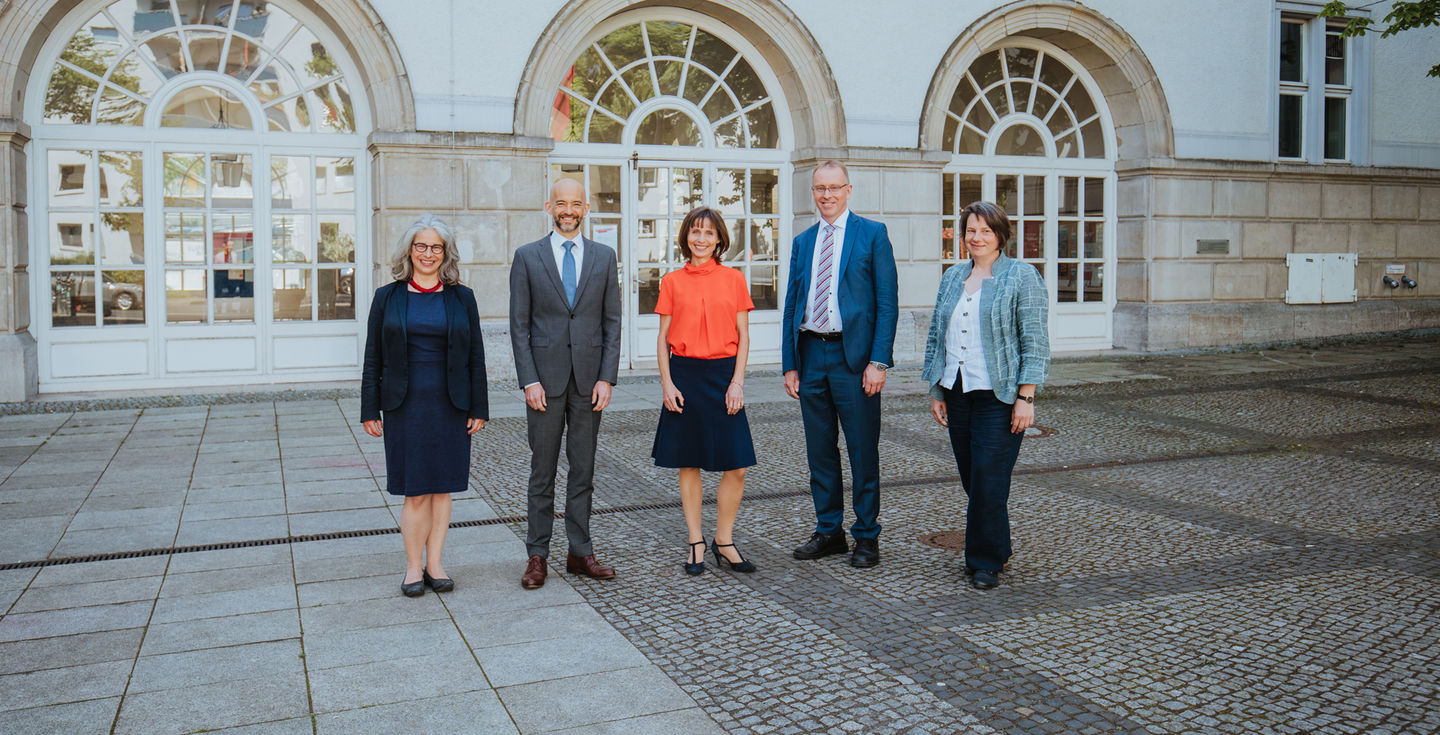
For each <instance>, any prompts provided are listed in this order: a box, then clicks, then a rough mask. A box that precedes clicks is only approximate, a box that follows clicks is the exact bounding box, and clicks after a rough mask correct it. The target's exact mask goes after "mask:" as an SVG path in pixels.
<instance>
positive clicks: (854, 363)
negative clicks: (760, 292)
mask: <svg viewBox="0 0 1440 735" xmlns="http://www.w3.org/2000/svg"><path fill="white" fill-rule="evenodd" d="M819 232H820V224H819V223H818V222H817V223H815V224H814V225H811V226H810V228H809V229H807V230H805V231H804V232H802V233H800V234H799V235H796V236H795V240H794V242H793V243H792V244H791V247H790V280H789V282H788V283H787V284H786V287H785V318H784V321H783V322H782V327H781V329H782V330H783V331H782V333H781V336H780V364H781V369H782V370H784V371H787V372H788V371H790V370H799V369H800V362H799V357H798V355H799V353H798V351H797V350H796V349H795V348H796V342H797V340H798V338H799V336H800V322H802V321H804V317H805V308H806V305H807V304H808V303H809V302H810V263H811V259H812V258H813V257H814V255H815V239H816V237H817V236H818V234H819ZM835 280H836V283H837V288H838V290H837V291H836V297H837V299H838V302H839V306H840V323H841V325H842V328H843V329H844V339H843V345H844V348H845V362H846V364H847V365H849V367H850V369H851V370H852V371H854V372H857V373H858V372H861V371H863V370H864V369H865V366H866V365H867V364H869V363H871V362H883V363H885V364H886V365H894V364H895V358H894V348H895V322H896V320H897V319H898V318H899V316H900V310H899V306H898V304H897V295H898V291H899V287H898V285H897V282H896V276H895V252H894V250H893V249H892V248H891V247H890V236H889V234H888V233H887V232H886V231H885V225H883V224H880V223H879V222H876V221H874V220H868V219H865V218H864V217H859V216H856V214H855V213H854V212H851V213H850V217H849V219H846V220H845V242H844V243H843V244H842V246H841V248H840V271H839V274H838V278H836V279H835Z"/></svg>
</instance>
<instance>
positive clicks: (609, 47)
mask: <svg viewBox="0 0 1440 735" xmlns="http://www.w3.org/2000/svg"><path fill="white" fill-rule="evenodd" d="M639 108H644V109H650V110H654V111H653V112H650V113H649V114H648V115H646V116H645V117H644V118H643V121H642V122H641V124H640V125H639V126H637V127H636V128H635V129H634V130H633V131H632V135H633V136H634V139H633V140H625V135H624V133H625V123H626V121H627V120H629V119H630V117H631V115H632V114H634V113H635V111H636V110H637V109H639ZM550 131H551V134H552V135H553V136H554V137H555V140H557V141H562V142H579V143H636V144H639V145H684V146H714V147H717V148H776V147H778V146H779V145H780V133H779V126H778V125H777V123H776V120H775V107H774V104H773V101H772V100H771V98H770V94H769V92H768V91H767V90H766V86H765V83H764V81H763V80H762V79H761V78H760V77H759V76H758V75H757V74H756V73H755V69H754V68H753V67H752V66H751V65H750V62H748V61H746V60H745V57H744V56H743V55H741V54H740V52H738V51H736V50H735V48H734V47H732V46H731V45H730V44H728V43H726V42H724V41H722V40H720V39H719V38H717V37H716V36H715V35H713V34H711V33H710V32H708V31H706V30H704V29H702V28H700V27H699V26H698V25H691V24H688V23H679V22H670V21H645V22H641V23H635V24H633V25H627V26H625V27H623V28H619V29H617V30H614V31H611V32H610V33H608V34H606V35H605V36H604V37H603V38H601V39H600V40H598V41H596V42H595V43H593V44H591V45H590V46H589V47H588V48H586V49H585V50H584V52H583V53H581V54H580V56H579V58H577V59H576V60H575V64H574V66H572V67H571V69H570V74H569V75H568V76H567V77H566V78H565V80H564V81H563V82H562V83H561V85H560V89H559V90H558V91H557V92H556V95H555V106H554V109H553V110H552V112H551V117H550Z"/></svg>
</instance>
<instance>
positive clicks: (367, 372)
mask: <svg viewBox="0 0 1440 735" xmlns="http://www.w3.org/2000/svg"><path fill="white" fill-rule="evenodd" d="M407 285H408V282H405V281H393V282H391V283H388V284H386V285H384V286H381V287H380V288H378V289H376V290H375V299H374V301H372V302H371V303H370V325H369V330H368V333H367V335H366V338H365V363H364V367H363V368H362V369H361V371H360V420H361V421H376V420H379V418H380V412H381V411H390V410H393V409H396V408H399V407H400V404H401V403H404V402H405V391H406V389H407V388H408V387H409V378H410V345H409V343H408V342H406V338H405V320H406V307H407V306H408V305H409V303H410V299H409V297H408V295H407V294H409V293H410V292H409V289H408V288H407ZM441 293H442V294H444V297H445V323H446V325H447V330H446V332H447V337H448V340H447V342H448V344H447V347H446V351H445V379H446V383H447V384H448V385H449V388H450V390H449V392H450V402H451V403H452V404H454V405H455V407H456V408H458V409H460V410H461V411H465V412H466V416H468V417H469V418H472V419H489V418H490V396H489V394H488V393H487V392H486V391H487V388H486V383H485V344H484V340H482V339H481V338H480V311H479V309H478V308H477V307H476V306H475V292H474V291H471V290H470V289H469V288H467V287H465V286H461V285H458V284H457V285H454V286H446V287H445V290H444V291H442V292H441Z"/></svg>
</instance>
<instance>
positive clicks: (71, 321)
mask: <svg viewBox="0 0 1440 735" xmlns="http://www.w3.org/2000/svg"><path fill="white" fill-rule="evenodd" d="M87 7H88V8H90V10H89V11H88V12H84V11H82V13H83V15H81V16H79V17H80V18H82V19H83V20H82V21H81V22H78V23H76V24H75V25H69V24H68V23H67V24H62V26H61V27H62V28H64V27H67V26H68V27H69V28H75V29H76V30H74V31H72V32H70V33H68V34H67V35H64V36H59V37H55V38H52V39H51V42H50V43H49V44H48V45H47V46H46V50H45V51H44V52H42V60H43V58H45V56H44V54H49V55H50V56H49V57H48V58H51V59H53V61H52V62H51V63H50V64H48V65H46V66H49V67H50V68H51V71H50V73H49V76H48V77H46V78H43V79H37V80H36V82H37V83H36V84H35V85H34V87H33V88H32V90H31V94H30V98H29V99H28V103H29V104H28V105H27V110H28V111H33V112H30V113H27V116H29V117H30V119H32V120H34V121H36V122H35V124H34V125H33V130H34V133H35V135H34V138H35V141H36V144H37V154H38V155H37V158H38V159H39V165H38V166H37V168H36V172H37V176H38V179H37V180H36V184H35V186H34V190H36V191H45V192H48V196H46V198H45V199H44V200H43V202H42V205H43V207H44V209H45V212H44V214H43V215H41V216H40V217H38V218H37V221H39V222H42V223H43V225H42V226H41V227H39V228H36V231H35V246H36V247H35V252H36V254H37V258H36V261H37V263H43V264H44V267H41V268H37V269H36V278H37V284H36V285H37V289H36V291H37V292H38V293H41V294H47V295H48V301H49V308H48V309H46V308H44V306H43V302H40V303H39V304H37V305H39V306H40V308H39V309H38V310H37V311H38V313H40V314H44V313H45V312H47V311H48V312H49V315H48V318H45V317H41V318H40V319H37V322H38V324H37V327H38V329H37V337H38V339H39V341H40V343H41V346H42V351H41V356H40V366H41V373H42V374H41V388H42V390H44V389H51V390H54V389H63V388H64V387H65V386H66V385H67V381H70V380H73V379H85V381H86V382H85V384H86V386H87V387H91V386H94V387H103V386H105V385H107V383H106V382H105V379H107V378H109V379H113V380H114V382H113V385H115V386H117V387H118V386H121V385H141V384H144V383H146V382H147V381H148V382H152V383H155V384H173V382H174V380H173V378H174V377H175V376H179V375H184V376H186V378H187V379H191V380H194V381H196V382H201V383H203V382H207V381H209V380H211V379H215V380H218V379H220V378H219V377H218V376H221V375H224V376H227V379H229V380H233V377H230V376H233V375H235V374H250V375H257V376H272V375H279V374H283V373H287V371H288V372H290V374H292V375H296V376H297V377H299V376H300V375H303V376H304V377H316V376H319V375H321V374H325V372H326V370H329V371H330V372H334V373H336V374H337V375H338V374H339V373H341V372H345V373H348V372H353V367H354V365H355V364H357V362H358V345H357V344H355V343H356V341H357V336H356V335H357V329H356V327H355V319H356V310H355V303H354V295H355V293H356V291H357V289H356V283H355V279H356V277H357V272H356V267H355V264H356V263H357V262H362V261H363V260H364V259H367V258H368V254H367V253H357V249H360V246H361V244H362V243H364V242H365V241H366V238H364V237H362V236H361V231H362V228H363V227H364V219H363V218H362V217H361V213H362V211H363V206H364V203H363V202H362V201H360V198H359V197H358V196H357V193H358V192H357V190H356V186H355V184H356V181H357V178H356V177H357V171H356V168H357V164H358V165H360V166H361V167H363V157H362V156H361V155H360V154H361V152H362V151H363V149H364V139H363V135H361V131H362V130H363V129H364V128H365V126H366V125H367V122H366V120H365V110H364V106H363V105H360V104H357V102H358V100H356V99H354V97H353V95H352V92H351V89H352V85H351V84H350V81H349V80H350V79H351V78H352V74H353V72H350V71H347V70H349V69H352V68H353V67H352V66H351V65H350V64H349V62H348V60H347V59H344V58H341V57H337V56H335V55H334V54H333V53H332V51H333V50H334V49H335V48H337V47H338V44H337V43H335V42H334V41H327V40H325V39H323V38H322V37H321V35H317V30H316V29H317V28H319V26H318V24H315V23H313V22H308V21H307V20H306V18H305V16H304V14H303V11H301V10H300V9H298V8H297V9H293V10H294V12H291V10H287V9H286V8H285V7H283V6H282V5H281V4H277V3H275V2H262V1H260V0H255V1H253V2H252V1H241V2H233V3H223V4H204V3H201V4H196V3H187V2H183V1H181V0H168V1H167V0H146V1H144V2H137V0H121V1H120V2H112V3H109V4H106V5H103V6H99V7H97V6H95V5H93V4H92V5H89V6H87ZM77 26H78V28H77ZM40 66H41V65H37V68H39V67H40ZM360 180H363V178H362V179H360ZM267 193H268V196H267ZM357 256H359V259H357ZM362 278H363V274H362ZM306 371H311V372H309V373H308V374H307V373H306ZM317 371H318V372H317ZM167 377H168V379H167ZM97 379H99V380H97ZM262 379H263V378H262Z"/></svg>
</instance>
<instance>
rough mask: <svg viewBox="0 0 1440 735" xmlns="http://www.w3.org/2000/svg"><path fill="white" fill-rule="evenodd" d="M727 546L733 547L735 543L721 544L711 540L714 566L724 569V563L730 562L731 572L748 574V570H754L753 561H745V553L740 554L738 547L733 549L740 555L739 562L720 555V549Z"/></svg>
mask: <svg viewBox="0 0 1440 735" xmlns="http://www.w3.org/2000/svg"><path fill="white" fill-rule="evenodd" d="M727 546H728V547H730V548H732V549H735V544H722V543H719V542H712V543H711V544H710V551H712V552H714V553H715V566H717V567H719V568H721V569H724V568H725V564H726V563H727V562H728V563H729V564H730V571H732V572H743V573H745V574H749V573H750V572H753V571H755V563H754V562H751V561H747V560H746V559H745V555H744V554H741V553H740V550H739V549H735V553H736V554H738V555H739V556H740V561H739V563H736V562H733V561H730V560H729V559H726V558H725V557H723V556H721V555H720V550H721V549H723V548H725V547H727Z"/></svg>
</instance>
